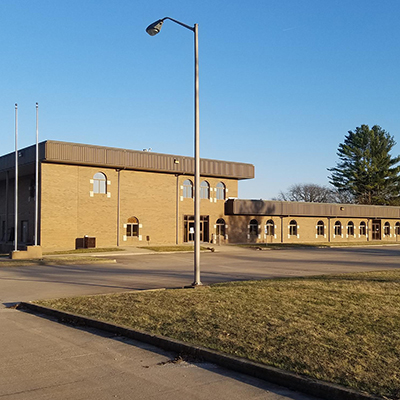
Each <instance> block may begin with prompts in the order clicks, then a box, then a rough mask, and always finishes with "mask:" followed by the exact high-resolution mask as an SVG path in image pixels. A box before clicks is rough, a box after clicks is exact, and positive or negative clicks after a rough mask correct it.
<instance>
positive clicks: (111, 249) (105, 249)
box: [43, 247, 125, 256]
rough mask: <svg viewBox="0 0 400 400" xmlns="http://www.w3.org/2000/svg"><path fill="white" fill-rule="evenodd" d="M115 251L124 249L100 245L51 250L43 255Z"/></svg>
mask: <svg viewBox="0 0 400 400" xmlns="http://www.w3.org/2000/svg"><path fill="white" fill-rule="evenodd" d="M115 251H125V249H121V248H120V247H100V248H96V247H95V248H89V249H76V250H63V251H51V252H47V253H43V255H45V256H48V255H57V254H81V253H113V252H115Z"/></svg>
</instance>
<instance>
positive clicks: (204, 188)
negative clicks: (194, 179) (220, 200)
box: [200, 181, 210, 199]
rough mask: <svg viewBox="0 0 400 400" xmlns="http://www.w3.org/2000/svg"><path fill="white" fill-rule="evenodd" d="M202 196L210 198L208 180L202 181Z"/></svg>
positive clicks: (202, 197)
mask: <svg viewBox="0 0 400 400" xmlns="http://www.w3.org/2000/svg"><path fill="white" fill-rule="evenodd" d="M200 198H201V199H209V198H210V184H209V183H208V182H207V181H203V182H201V183H200Z"/></svg>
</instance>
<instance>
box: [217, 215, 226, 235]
mask: <svg viewBox="0 0 400 400" xmlns="http://www.w3.org/2000/svg"><path fill="white" fill-rule="evenodd" d="M215 225H216V228H217V232H216V233H217V236H219V235H221V236H223V237H225V220H224V219H223V218H218V219H217V222H216V223H215Z"/></svg>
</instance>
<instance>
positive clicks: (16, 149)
mask: <svg viewBox="0 0 400 400" xmlns="http://www.w3.org/2000/svg"><path fill="white" fill-rule="evenodd" d="M14 189H15V199H14V201H15V206H14V210H15V215H14V251H18V104H17V103H15V188H14Z"/></svg>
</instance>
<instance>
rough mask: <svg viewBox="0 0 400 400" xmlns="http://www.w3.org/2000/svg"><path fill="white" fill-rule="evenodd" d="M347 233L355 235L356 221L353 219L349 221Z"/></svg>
mask: <svg viewBox="0 0 400 400" xmlns="http://www.w3.org/2000/svg"><path fill="white" fill-rule="evenodd" d="M347 235H348V236H354V223H353V221H349V222H348V223H347Z"/></svg>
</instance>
